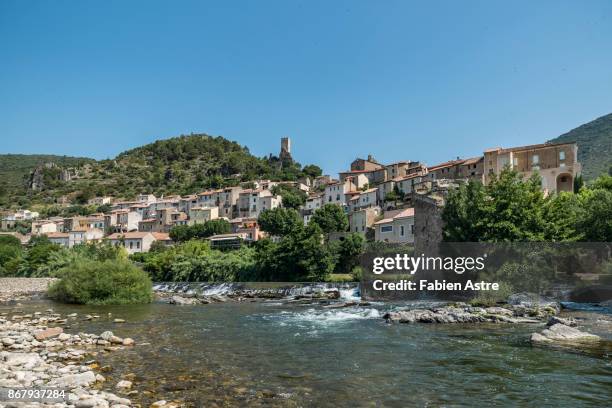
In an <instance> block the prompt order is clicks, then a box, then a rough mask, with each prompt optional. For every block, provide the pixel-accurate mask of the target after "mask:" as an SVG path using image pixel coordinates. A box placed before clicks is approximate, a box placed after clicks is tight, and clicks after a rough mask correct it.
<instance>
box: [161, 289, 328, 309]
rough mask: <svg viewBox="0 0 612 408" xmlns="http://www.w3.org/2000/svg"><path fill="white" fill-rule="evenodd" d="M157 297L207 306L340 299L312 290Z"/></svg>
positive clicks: (166, 294)
mask: <svg viewBox="0 0 612 408" xmlns="http://www.w3.org/2000/svg"><path fill="white" fill-rule="evenodd" d="M156 296H157V298H158V299H161V300H163V301H165V302H167V303H169V304H171V305H206V304H210V303H223V302H228V301H234V302H256V301H258V300H269V299H283V300H286V301H288V302H311V301H315V302H317V301H329V300H337V299H340V291H339V290H338V289H324V290H312V291H307V292H303V293H299V294H294V295H287V294H285V293H282V292H274V291H269V292H268V291H246V290H240V291H234V292H228V293H224V294H210V295H205V294H199V293H181V294H176V293H174V292H163V291H156Z"/></svg>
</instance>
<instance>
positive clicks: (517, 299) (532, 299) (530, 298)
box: [508, 292, 560, 311]
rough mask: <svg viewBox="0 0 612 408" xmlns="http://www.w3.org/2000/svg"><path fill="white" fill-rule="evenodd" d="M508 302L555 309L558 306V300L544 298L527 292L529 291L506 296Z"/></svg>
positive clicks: (557, 308)
mask: <svg viewBox="0 0 612 408" xmlns="http://www.w3.org/2000/svg"><path fill="white" fill-rule="evenodd" d="M508 304H510V305H523V306H527V307H529V308H534V307H539V308H545V307H551V308H554V309H556V310H557V311H558V310H559V308H560V305H559V303H558V302H556V301H554V300H551V299H548V298H545V297H544V296H540V295H538V294H537V293H529V292H521V293H515V294H513V295H510V296H509V297H508Z"/></svg>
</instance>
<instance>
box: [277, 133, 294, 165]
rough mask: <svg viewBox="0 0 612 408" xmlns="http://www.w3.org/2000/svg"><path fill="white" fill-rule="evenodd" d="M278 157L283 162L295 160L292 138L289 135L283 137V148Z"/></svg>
mask: <svg viewBox="0 0 612 408" xmlns="http://www.w3.org/2000/svg"><path fill="white" fill-rule="evenodd" d="M278 158H279V159H280V160H281V162H285V161H293V158H292V157H291V139H289V138H288V137H281V149H280V155H279V156H278Z"/></svg>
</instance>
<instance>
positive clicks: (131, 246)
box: [130, 241, 134, 249]
mask: <svg viewBox="0 0 612 408" xmlns="http://www.w3.org/2000/svg"><path fill="white" fill-rule="evenodd" d="M132 248H134V242H132V241H130V249H132Z"/></svg>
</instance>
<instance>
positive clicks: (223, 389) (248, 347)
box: [0, 300, 612, 407]
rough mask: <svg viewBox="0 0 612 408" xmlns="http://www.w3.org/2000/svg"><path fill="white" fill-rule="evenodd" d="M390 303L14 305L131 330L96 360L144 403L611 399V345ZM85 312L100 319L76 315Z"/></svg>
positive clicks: (602, 330)
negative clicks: (388, 315) (604, 349)
mask: <svg viewBox="0 0 612 408" xmlns="http://www.w3.org/2000/svg"><path fill="white" fill-rule="evenodd" d="M403 306H405V305H403ZM397 307H398V305H388V304H374V305H372V306H353V307H347V308H340V309H329V308H325V307H324V306H323V305H318V304H300V303H288V302H286V301H283V300H266V301H262V300H258V301H244V302H225V303H213V304H208V305H193V306H178V305H168V304H165V303H162V302H155V303H153V304H150V305H139V306H105V307H93V306H74V305H62V304H56V303H53V302H50V301H46V300H32V301H28V302H23V303H22V306H20V307H18V309H21V310H23V311H24V312H25V313H31V312H35V311H44V310H46V309H49V308H52V309H54V310H55V311H56V312H58V313H62V314H68V313H75V312H76V313H78V316H77V317H76V318H74V319H71V320H69V322H68V326H69V327H67V328H66V329H65V330H66V331H67V332H74V333H77V332H78V331H86V332H93V333H101V332H103V331H105V330H111V331H113V332H114V333H115V334H116V335H118V336H121V337H131V338H134V339H135V340H136V343H137V345H136V346H135V347H133V348H128V349H125V350H122V351H120V352H117V353H111V354H108V355H104V356H101V357H100V360H101V361H100V365H101V366H110V367H112V372H109V373H106V374H105V375H107V376H112V377H116V378H121V377H123V376H125V375H127V374H134V376H131V377H133V378H134V386H135V388H136V389H137V390H138V391H139V393H138V395H135V396H132V397H131V398H132V400H133V401H136V402H141V403H143V404H150V403H151V402H153V401H156V400H158V399H160V397H163V398H165V399H180V400H182V401H184V403H185V404H186V405H187V406H195V407H202V406H206V407H215V406H246V405H248V406H278V407H325V406H330V407H331V406H334V407H345V406H346V407H361V406H363V407H368V406H385V407H406V406H470V407H472V406H481V405H483V404H486V405H498V406H516V405H518V406H538V407H542V406H555V407H578V406H593V407H601V406H607V405H608V404H609V402H610V400H612V361H611V359H610V356H607V355H604V356H601V355H599V356H594V355H588V354H583V353H572V352H567V351H560V350H556V349H550V348H540V347H532V346H531V344H530V342H529V335H530V333H532V332H534V331H536V330H539V329H541V326H538V325H529V324H522V325H520V324H516V325H514V324H472V325H465V324H438V325H432V324H413V325H403V324H395V325H393V324H387V323H385V321H384V319H382V317H381V316H382V315H383V314H384V312H385V311H388V310H390V309H393V308H397ZM0 310H1V311H2V312H9V313H11V312H13V311H14V310H15V306H10V305H9V306H2V307H0ZM109 313H110V315H109ZM594 313H597V314H596V315H594ZM87 314H92V315H94V314H95V315H99V316H100V318H99V319H95V320H90V321H87V320H84V319H83V318H82V316H85V315H87ZM566 314H573V315H576V316H578V317H580V316H584V315H585V314H586V315H587V316H588V317H589V320H588V321H589V322H597V323H596V324H591V326H590V327H589V330H590V331H591V332H593V333H596V334H599V335H601V336H603V337H604V338H610V332H611V328H612V318H611V316H610V315H609V314H607V313H602V312H601V311H599V312H597V311H587V312H584V311H581V312H570V313H567V312H566ZM116 318H120V319H124V320H126V322H125V323H119V324H118V323H113V320H114V319H116Z"/></svg>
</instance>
